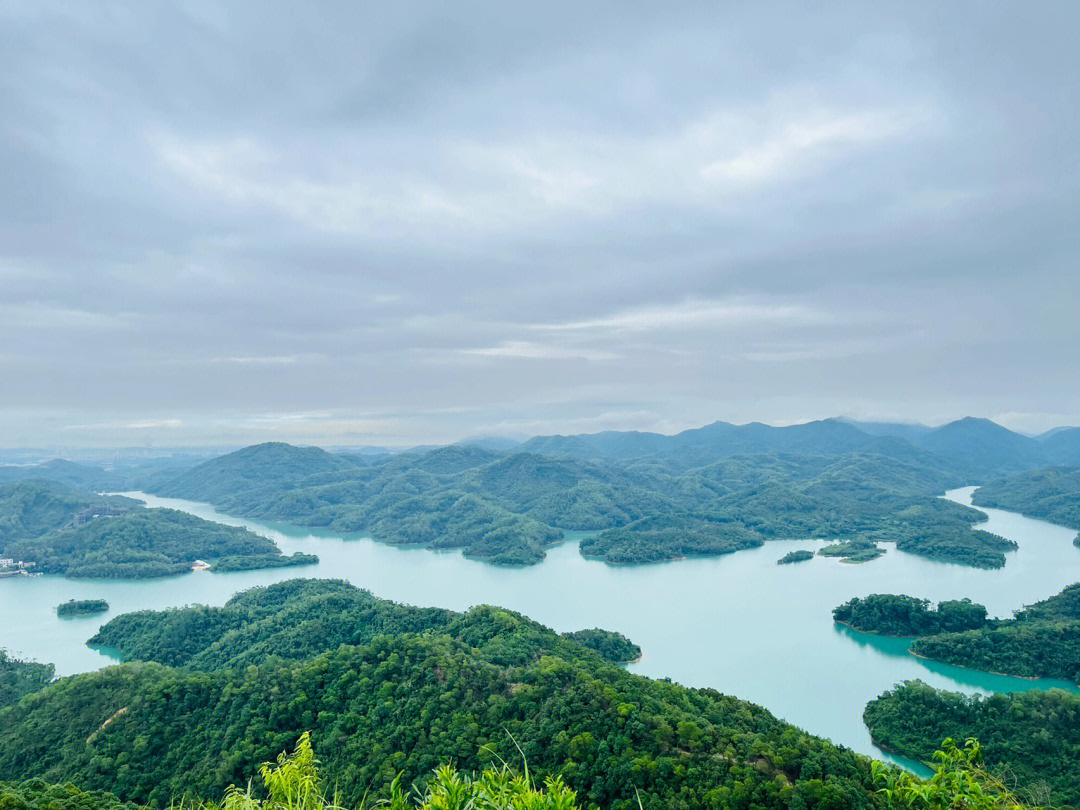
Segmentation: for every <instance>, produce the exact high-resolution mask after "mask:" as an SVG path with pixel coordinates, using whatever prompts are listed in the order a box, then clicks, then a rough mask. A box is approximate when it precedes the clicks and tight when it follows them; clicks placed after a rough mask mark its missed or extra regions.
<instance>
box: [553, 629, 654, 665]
mask: <svg viewBox="0 0 1080 810" xmlns="http://www.w3.org/2000/svg"><path fill="white" fill-rule="evenodd" d="M562 635H563V638H568V639H570V640H571V641H576V642H577V643H578V644H581V645H582V646H585V647H588V648H589V649H590V650H596V652H598V653H600V657H601V658H603V659H604V660H605V661H610V662H611V663H613V664H626V663H629V662H630V661H636V660H637V659H638V658H640V657H641V647H639V646H638V645H637V644H635V643H634V642H632V641H631V640H630V639H628V638H627V637H626V636H624V635H623V634H622V633H616V632H615V631H614V630H601V629H600V628H598V627H594V628H592V629H590V630H576V631H574V632H573V633H563V634H562Z"/></svg>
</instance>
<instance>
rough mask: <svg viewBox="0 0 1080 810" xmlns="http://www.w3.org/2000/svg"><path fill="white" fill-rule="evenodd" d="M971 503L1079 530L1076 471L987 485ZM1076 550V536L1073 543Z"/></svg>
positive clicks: (1031, 474) (1037, 473) (1079, 539)
mask: <svg viewBox="0 0 1080 810" xmlns="http://www.w3.org/2000/svg"><path fill="white" fill-rule="evenodd" d="M971 499H972V502H973V503H975V504H976V505H978V506H991V507H995V508H997V509H1008V510H1009V511H1012V512H1020V513H1021V514H1024V515H1028V516H1029V517H1035V518H1041V519H1042V520H1048V521H1050V522H1051V523H1057V524H1059V525H1061V526H1068V527H1069V528H1071V529H1080V468H1069V467H1052V468H1049V469H1042V470H1030V471H1028V472H1022V473H1017V474H1015V475H1010V476H1007V477H1005V478H1001V479H998V480H996V481H991V482H990V483H988V484H984V485H983V486H981V487H979V488H978V489H977V490H975V494H974V495H972V498H971ZM1074 542H1075V543H1076V545H1078V546H1080V534H1078V535H1077V536H1076V540H1075V541H1074Z"/></svg>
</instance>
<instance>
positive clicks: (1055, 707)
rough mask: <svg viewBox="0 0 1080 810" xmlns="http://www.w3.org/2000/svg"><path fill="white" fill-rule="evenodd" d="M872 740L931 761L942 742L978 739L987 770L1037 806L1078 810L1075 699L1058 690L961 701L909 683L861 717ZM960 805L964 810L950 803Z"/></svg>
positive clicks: (1079, 717)
mask: <svg viewBox="0 0 1080 810" xmlns="http://www.w3.org/2000/svg"><path fill="white" fill-rule="evenodd" d="M863 716H864V719H865V720H866V725H867V727H868V728H869V729H870V734H871V736H872V737H873V738H874V741H875V742H876V743H877V744H878V745H881V746H882V747H884V748H886V749H887V750H889V751H894V752H896V753H899V754H901V755H903V756H905V757H910V758H911V759H915V760H919V761H922V762H929V761H930V758H931V755H932V754H933V752H934V751H935V750H936V749H937V748H938V746H939V745H940V742H941V740H943V739H945V738H947V737H949V738H952V739H955V740H967V739H971V738H975V739H978V740H979V742H980V743H981V744H982V748H983V754H984V756H985V758H986V762H987V765H988V766H989V768H990V770H991V772H994V773H996V774H998V775H1000V776H1003V777H1004V778H1005V780H1006V781H1007V783H1009V784H1012V783H1014V782H1018V783H1019V785H1020V786H1022V787H1023V789H1024V790H1025V792H1031V793H1033V794H1034V795H1035V796H1037V797H1039V796H1040V794H1041V797H1040V798H1041V799H1042V800H1041V801H1038V802H1033V803H1038V804H1040V805H1050V806H1058V807H1074V806H1078V805H1080V696H1078V695H1073V694H1070V693H1068V692H1064V691H1062V690H1060V689H1052V690H1049V691H1043V690H1039V689H1033V690H1031V691H1027V692H1015V693H1012V694H995V695H991V696H989V697H987V696H983V695H963V694H959V693H956V692H943V691H939V690H937V689H934V688H932V687H930V686H927V685H926V684H924V683H922V682H921V681H908V682H907V683H904V684H902V685H900V686H898V687H896V688H895V689H892V690H890V691H888V692H886V693H885V694H883V695H882V696H881V697H879V698H877V699H876V700H873V701H871V702H870V703H869V704H868V705H867V707H866V711H865V713H864V715H863ZM953 806H961V805H953Z"/></svg>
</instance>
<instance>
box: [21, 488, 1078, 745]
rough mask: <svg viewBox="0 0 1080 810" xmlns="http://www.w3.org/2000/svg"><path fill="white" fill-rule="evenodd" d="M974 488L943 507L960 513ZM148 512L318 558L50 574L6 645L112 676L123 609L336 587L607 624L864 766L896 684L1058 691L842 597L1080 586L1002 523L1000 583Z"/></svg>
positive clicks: (646, 658)
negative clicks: (883, 701)
mask: <svg viewBox="0 0 1080 810" xmlns="http://www.w3.org/2000/svg"><path fill="white" fill-rule="evenodd" d="M974 489H975V488H974V487H967V488H964V489H959V490H954V491H952V492H950V493H948V495H947V497H949V498H951V499H952V500H954V501H957V502H959V503H964V504H970V499H971V493H972V492H973V491H974ZM126 494H130V495H133V496H135V497H139V498H141V499H143V500H145V501H146V502H147V504H148V505H149V506H168V507H172V508H176V509H182V510H184V511H187V512H191V513H192V514H195V515H198V516H200V517H203V518H207V519H212V520H217V521H220V522H222V523H228V524H232V525H243V526H247V527H249V528H251V529H254V530H255V531H258V532H260V533H263V534H266V535H267V536H269V537H271V538H273V539H274V540H275V541H276V542H277V543H278V545H279V546H280V547H281V548H282V550H283V551H284V552H286V553H291V552H293V551H305V552H313V553H316V554H318V555H319V557H320V563H319V564H318V565H317V566H311V567H309V568H292V569H288V568H287V569H276V570H267V571H245V572H236V573H226V574H214V573H192V574H185V575H182V576H178V577H169V578H165V579H155V580H135V581H130V580H127V581H125V580H68V579H64V578H62V577H58V576H43V577H35V578H31V579H23V578H16V579H9V580H4V581H0V616H3V617H4V622H3V624H2V625H0V647H6V648H8V649H9V650H12V651H14V652H17V653H20V654H22V655H25V656H27V657H31V658H35V659H37V660H41V661H51V662H53V663H55V664H56V667H57V673H58V674H59V675H61V676H63V675H70V674H72V673H76V672H83V671H88V670H93V669H97V668H99V667H102V666H105V665H108V664H110V663H113V660H112V659H110V658H109V657H108V656H106V655H104V654H103V653H101V652H98V651H95V650H91V649H90V648H88V647H86V646H85V643H84V642H85V641H86V640H87V639H88V638H90V637H91V636H92V635H93V634H94V632H95V631H96V629H97V628H98V627H99V626H100V625H101V624H103V623H104V622H105V621H108V620H109V619H110V618H112V617H114V616H117V615H119V614H121V613H126V612H129V611H132V610H142V609H155V610H160V609H163V608H167V607H175V606H180V605H184V604H196V603H198V604H209V605H220V604H223V603H224V602H225V601H226V600H228V598H229V597H231V596H232V595H233V594H235V593H236V592H238V591H241V590H244V589H246V588H250V587H254V586H257V585H267V584H270V583H273V582H278V581H281V580H285V579H291V578H293V577H297V576H304V577H335V578H344V579H347V580H349V581H350V582H352V583H353V584H355V585H357V586H359V587H363V588H367V589H369V590H371V591H372V592H373V593H374V594H375V595H377V596H380V597H383V598H388V599H393V600H396V601H400V602H407V603H410V604H415V605H437V606H440V607H446V608H451V609H455V610H465V609H467V608H469V607H471V606H473V605H476V604H480V603H491V604H496V605H501V606H504V607H507V608H511V609H513V610H517V611H520V612H522V613H524V614H525V615H527V616H529V617H531V618H533V619H536V620H538V621H540V622H542V623H544V624H546V625H549V626H550V627H553V628H554V629H556V630H559V631H566V630H576V629H580V628H583V627H604V628H607V629H612V630H618V631H620V632H622V633H625V634H626V635H627V636H629V637H630V638H631V639H633V640H634V641H635V642H637V643H638V644H640V645H641V647H642V649H643V651H644V655H643V658H642V660H641V661H639V662H636V663H634V664H632V665H630V669H631V670H632V671H633V672H636V673H639V674H642V675H648V676H651V677H667V678H671V679H672V680H675V681H678V682H679V683H683V684H686V685H688V686H696V687H712V688H715V689H718V690H720V691H722V692H725V693H727V694H731V695H736V696H738V697H741V698H745V699H748V700H751V701H754V702H756V703H759V704H761V705H763V706H766V707H767V708H769V709H770V710H772V711H773V712H774V713H776V714H777V715H779V716H781V717H783V718H784V719H786V720H789V721H791V722H793V723H795V724H796V725H798V726H801V727H802V728H805V729H806V730H808V731H810V732H812V733H814V734H818V735H821V736H824V737H827V738H829V739H831V740H833V741H834V742H836V743H839V744H842V745H846V746H849V747H852V748H854V749H856V750H858V751H861V752H863V753H866V754H872V755H875V756H882V755H883V754H882V752H881V751H879V750H878V749H877V748H876V747H875V746H874V745H873V743H872V742H871V740H870V737H869V734H868V732H867V730H866V728H865V726H864V725H863V723H862V710H863V708H864V707H865V705H866V703H867V702H868V701H869V700H871V699H872V698H874V697H876V696H877V695H879V694H881V693H882V692H883V691H885V690H887V689H889V688H890V687H891V686H892V685H893V684H895V683H897V682H899V681H903V680H907V679H910V678H920V679H922V680H923V681H926V682H927V683H930V684H932V685H933V686H937V687H941V688H946V689H953V690H961V691H968V692H970V691H984V692H988V691H1019V690H1025V689H1035V688H1049V687H1052V686H1054V687H1061V688H1067V689H1070V690H1071V691H1074V692H1080V689H1078V688H1077V687H1076V686H1075V685H1074V684H1069V683H1068V682H1064V681H1049V680H1043V681H1029V680H1023V679H1018V678H1010V677H1005V676H998V675H991V674H988V673H981V672H976V671H973V670H965V669H961V668H958V667H952V666H947V665H944V664H938V663H935V662H930V661H923V660H920V659H917V658H915V657H913V656H911V655H908V654H907V652H906V650H907V646H908V641H907V640H905V639H892V638H878V637H874V636H867V635H864V634H859V633H855V632H853V631H850V630H848V629H847V628H844V627H840V626H839V625H836V624H835V623H834V622H833V621H832V616H831V611H832V608H833V607H835V606H836V605H838V604H840V603H841V602H843V601H845V600H847V599H849V598H851V597H852V596H864V595H866V594H869V593H906V594H910V595H913V596H919V597H925V598H928V599H931V600H934V601H939V600H942V599H954V598H960V597H964V596H966V597H970V598H971V599H972V600H973V601H975V602H980V603H982V604H984V605H986V607H987V608H988V610H989V611H990V614H991V615H992V616H998V617H1005V616H1008V615H1010V614H1011V612H1012V611H1013V610H1014V609H1016V608H1018V607H1020V606H1021V605H1024V604H1030V603H1032V602H1035V601H1038V600H1040V599H1043V598H1046V597H1048V596H1051V595H1053V594H1055V593H1057V592H1059V591H1060V590H1061V589H1062V588H1064V587H1065V586H1066V585H1069V584H1071V583H1073V582H1077V581H1080V549H1078V548H1077V547H1075V546H1074V545H1073V544H1072V540H1073V538H1074V537H1075V535H1076V533H1075V531H1073V530H1070V529H1066V528H1063V527H1060V526H1055V525H1052V524H1049V523H1046V522H1043V521H1039V520H1034V519H1031V518H1026V517H1023V516H1021V515H1017V514H1014V513H1010V512H1005V511H1002V510H997V509H982V511H984V512H986V514H987V515H988V520H987V522H986V523H985V524H983V526H982V527H983V528H985V529H987V530H988V531H991V532H994V533H996V534H1000V535H1002V536H1004V537H1007V538H1009V539H1012V540H1015V541H1016V542H1017V543H1018V544H1019V546H1020V547H1019V549H1018V550H1017V551H1015V552H1010V553H1008V554H1007V555H1006V558H1007V563H1006V565H1005V567H1004V568H1003V569H1000V570H997V571H984V570H980V569H975V568H969V567H966V566H960V565H951V564H946V563H939V562H933V561H930V560H926V559H923V558H920V557H916V556H913V555H909V554H905V553H902V552H899V551H896V550H895V548H894V547H893V546H891V545H888V544H886V548H888V553H887V554H886V555H885V556H884V557H882V558H880V559H878V560H875V561H872V562H870V563H865V564H862V565H849V564H845V563H841V562H839V561H837V560H835V559H828V558H822V557H815V558H814V559H813V560H811V561H809V562H806V563H799V564H795V565H784V566H780V565H776V560H777V559H778V558H779V557H780V556H782V555H783V554H785V553H786V552H788V551H790V550H792V549H796V548H808V549H816V548H820V547H821V546H822V545H824V542H822V541H810V540H803V541H770V542H767V543H766V544H765V545H764V546H763V547H761V548H757V549H751V550H748V551H740V552H737V553H734V554H728V555H724V556H720V557H711V558H696V559H691V560H679V561H674V562H668V563H655V564H646V565H622V566H614V565H608V564H606V563H603V562H600V561H596V560H588V559H585V558H584V557H582V556H581V555H580V553H579V552H578V548H577V540H579V539H580V537H581V536H583V534H584V533H581V532H568V533H567V540H566V541H565V542H564V543H562V544H560V545H558V546H556V547H554V548H552V549H551V550H550V551H549V553H548V557H547V559H546V560H545V561H544V562H543V563H541V564H539V565H534V566H528V567H500V566H494V565H490V564H487V563H483V562H479V561H475V560H468V559H466V558H464V557H463V556H462V555H461V554H460V553H459V552H457V551H443V552H433V551H429V550H427V549H422V548H398V547H392V546H388V545H385V544H381V543H377V542H374V541H372V540H370V539H366V538H360V537H356V536H354V537H342V536H340V535H336V534H334V533H331V532H328V531H322V530H312V529H307V528H303V527H296V526H291V525H289V524H282V523H268V522H262V521H255V520H247V519H238V518H233V517H228V516H223V515H221V514H219V513H218V512H217V511H216V510H214V509H213V507H211V506H209V505H207V504H201V503H195V502H191V501H182V500H176V499H169V498H158V497H155V496H151V495H145V494H143V493H126ZM90 597H100V598H104V599H107V600H108V601H109V603H110V606H111V607H110V611H109V612H108V613H107V614H103V615H98V616H92V617H82V618H75V619H64V620H61V619H59V618H57V617H56V615H55V612H54V608H55V606H56V605H57V604H59V603H60V602H62V601H66V600H67V599H71V598H90Z"/></svg>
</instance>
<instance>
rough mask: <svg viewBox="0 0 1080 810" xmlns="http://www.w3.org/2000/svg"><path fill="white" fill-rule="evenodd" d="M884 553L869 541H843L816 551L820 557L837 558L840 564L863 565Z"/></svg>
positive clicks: (883, 550)
mask: <svg viewBox="0 0 1080 810" xmlns="http://www.w3.org/2000/svg"><path fill="white" fill-rule="evenodd" d="M884 553H885V549H883V548H881V547H880V546H878V544H877V543H875V542H873V541H871V540H863V539H861V538H859V539H856V540H844V541H842V542H840V543H831V544H830V545H827V546H825V547H824V548H820V549H818V554H819V555H821V556H822V557H839V558H840V561H841V562H846V563H864V562H870V560H876V559H877V558H878V557H880V556H882V555H883V554H884Z"/></svg>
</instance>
